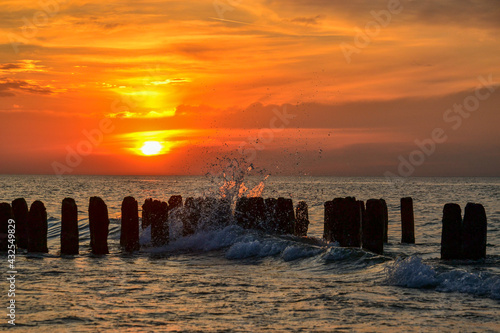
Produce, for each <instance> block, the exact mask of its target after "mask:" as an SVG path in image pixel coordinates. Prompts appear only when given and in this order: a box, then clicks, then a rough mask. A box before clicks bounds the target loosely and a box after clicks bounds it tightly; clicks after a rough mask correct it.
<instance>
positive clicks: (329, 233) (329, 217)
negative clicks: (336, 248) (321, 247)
mask: <svg viewBox="0 0 500 333" xmlns="http://www.w3.org/2000/svg"><path fill="white" fill-rule="evenodd" d="M324 206H325V211H324V225H323V239H324V240H325V241H326V242H331V241H333V210H334V205H333V200H332V201H326V202H325V205H324Z"/></svg>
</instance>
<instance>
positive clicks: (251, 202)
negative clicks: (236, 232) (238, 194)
mask: <svg viewBox="0 0 500 333" xmlns="http://www.w3.org/2000/svg"><path fill="white" fill-rule="evenodd" d="M247 219H248V221H249V228H250V229H255V230H264V225H265V221H266V204H265V203H264V199H263V198H262V197H252V198H248V210H247Z"/></svg>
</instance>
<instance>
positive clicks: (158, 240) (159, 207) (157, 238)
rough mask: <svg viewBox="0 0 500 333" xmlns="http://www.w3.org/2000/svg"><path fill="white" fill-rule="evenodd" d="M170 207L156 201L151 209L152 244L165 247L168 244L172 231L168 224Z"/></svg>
mask: <svg viewBox="0 0 500 333" xmlns="http://www.w3.org/2000/svg"><path fill="white" fill-rule="evenodd" d="M169 211H170V207H169V206H168V204H167V203H166V202H163V201H160V200H154V201H153V202H152V207H151V213H150V217H151V243H152V244H153V246H163V245H165V244H167V243H168V241H169V238H170V229H169V224H168V218H169Z"/></svg>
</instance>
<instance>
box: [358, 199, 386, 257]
mask: <svg viewBox="0 0 500 333" xmlns="http://www.w3.org/2000/svg"><path fill="white" fill-rule="evenodd" d="M362 229H363V237H362V238H363V249H366V250H368V251H372V252H374V253H378V254H382V253H383V252H384V208H383V204H382V202H381V201H380V200H378V199H369V200H368V201H367V202H366V211H365V214H364V216H363V227H362Z"/></svg>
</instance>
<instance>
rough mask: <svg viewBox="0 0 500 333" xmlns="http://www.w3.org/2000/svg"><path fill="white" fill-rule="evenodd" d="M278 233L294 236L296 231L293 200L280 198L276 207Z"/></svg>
mask: <svg viewBox="0 0 500 333" xmlns="http://www.w3.org/2000/svg"><path fill="white" fill-rule="evenodd" d="M276 206H277V207H276V208H277V209H276V217H277V219H278V233H279V234H288V235H293V232H294V230H295V213H294V211H293V201H292V199H285V198H278V201H277V205H276Z"/></svg>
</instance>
